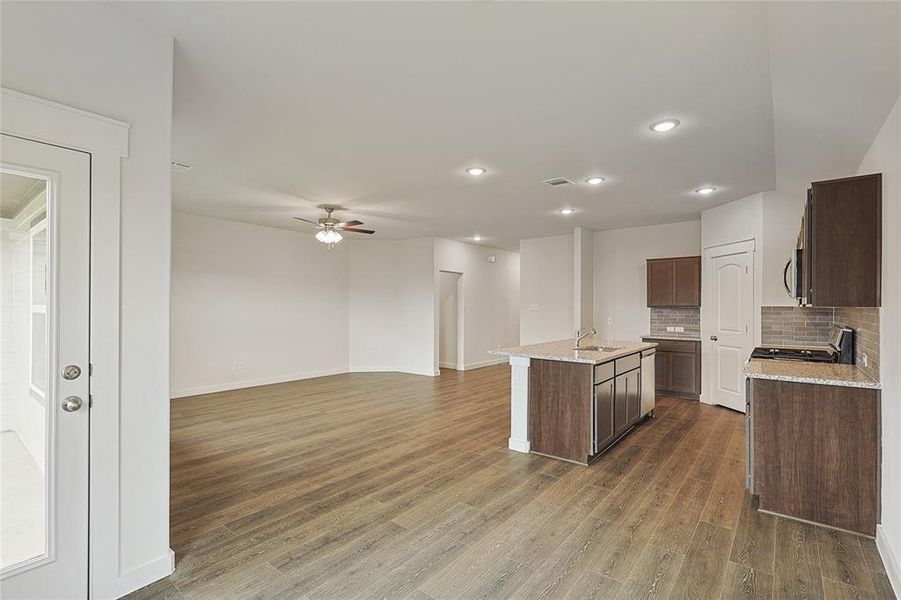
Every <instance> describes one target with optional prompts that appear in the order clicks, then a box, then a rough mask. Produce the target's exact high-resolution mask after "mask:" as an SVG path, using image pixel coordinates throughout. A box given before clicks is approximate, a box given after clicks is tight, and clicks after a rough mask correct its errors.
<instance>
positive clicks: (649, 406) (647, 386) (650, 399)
mask: <svg viewBox="0 0 901 600" xmlns="http://www.w3.org/2000/svg"><path fill="white" fill-rule="evenodd" d="M656 354H657V351H656V350H654V349H653V348H652V349H650V350H645V351H643V352H642V353H641V416H642V417H644V416H646V415H648V414H650V415H651V416H653V414H654V403H655V401H656V399H657V393H656V389H655V386H656V385H657V383H656V377H655V372H654V363H655V361H656V360H657V356H656Z"/></svg>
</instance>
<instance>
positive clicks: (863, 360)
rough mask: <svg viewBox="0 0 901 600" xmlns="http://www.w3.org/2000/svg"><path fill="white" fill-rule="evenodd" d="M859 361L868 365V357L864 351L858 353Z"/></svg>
mask: <svg viewBox="0 0 901 600" xmlns="http://www.w3.org/2000/svg"><path fill="white" fill-rule="evenodd" d="M860 362H862V363H863V366H865V367H866V366H868V365H869V362H870V357H869V356H867V354H866V353H863V354H861V355H860Z"/></svg>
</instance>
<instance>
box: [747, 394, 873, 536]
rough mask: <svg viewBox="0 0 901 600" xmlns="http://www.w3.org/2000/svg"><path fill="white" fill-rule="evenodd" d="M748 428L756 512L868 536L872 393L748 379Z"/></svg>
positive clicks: (871, 451)
mask: <svg viewBox="0 0 901 600" xmlns="http://www.w3.org/2000/svg"><path fill="white" fill-rule="evenodd" d="M749 423H750V429H749V432H750V438H751V440H750V441H751V456H752V457H753V460H752V475H751V480H752V482H753V483H752V493H754V494H757V495H759V496H760V508H761V509H762V510H766V511H771V512H775V513H779V514H783V515H788V516H791V517H795V518H798V519H804V520H806V521H813V522H814V523H822V524H824V525H829V526H831V527H838V528H840V529H846V530H848V531H855V532H858V533H863V534H866V535H870V536H872V535H875V533H876V523H877V522H878V520H879V435H880V433H879V390H874V389H863V388H852V387H842V386H829V385H816V384H812V383H795V382H787V381H770V380H764V379H752V380H751V386H750V422H749Z"/></svg>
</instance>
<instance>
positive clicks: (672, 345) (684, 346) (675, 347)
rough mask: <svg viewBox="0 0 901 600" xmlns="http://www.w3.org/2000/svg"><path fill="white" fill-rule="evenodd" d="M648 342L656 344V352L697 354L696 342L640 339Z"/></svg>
mask: <svg viewBox="0 0 901 600" xmlns="http://www.w3.org/2000/svg"><path fill="white" fill-rule="evenodd" d="M642 339H643V340H645V341H648V342H656V343H657V352H697V351H698V347H697V346H698V342H692V341H684V342H683V341H681V340H680V341H676V340H658V339H655V338H642Z"/></svg>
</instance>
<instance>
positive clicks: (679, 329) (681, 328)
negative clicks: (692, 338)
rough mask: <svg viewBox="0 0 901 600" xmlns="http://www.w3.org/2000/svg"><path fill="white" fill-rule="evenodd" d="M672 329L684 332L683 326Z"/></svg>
mask: <svg viewBox="0 0 901 600" xmlns="http://www.w3.org/2000/svg"><path fill="white" fill-rule="evenodd" d="M673 329H675V330H676V332H677V333H684V332H685V328H684V327H673Z"/></svg>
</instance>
